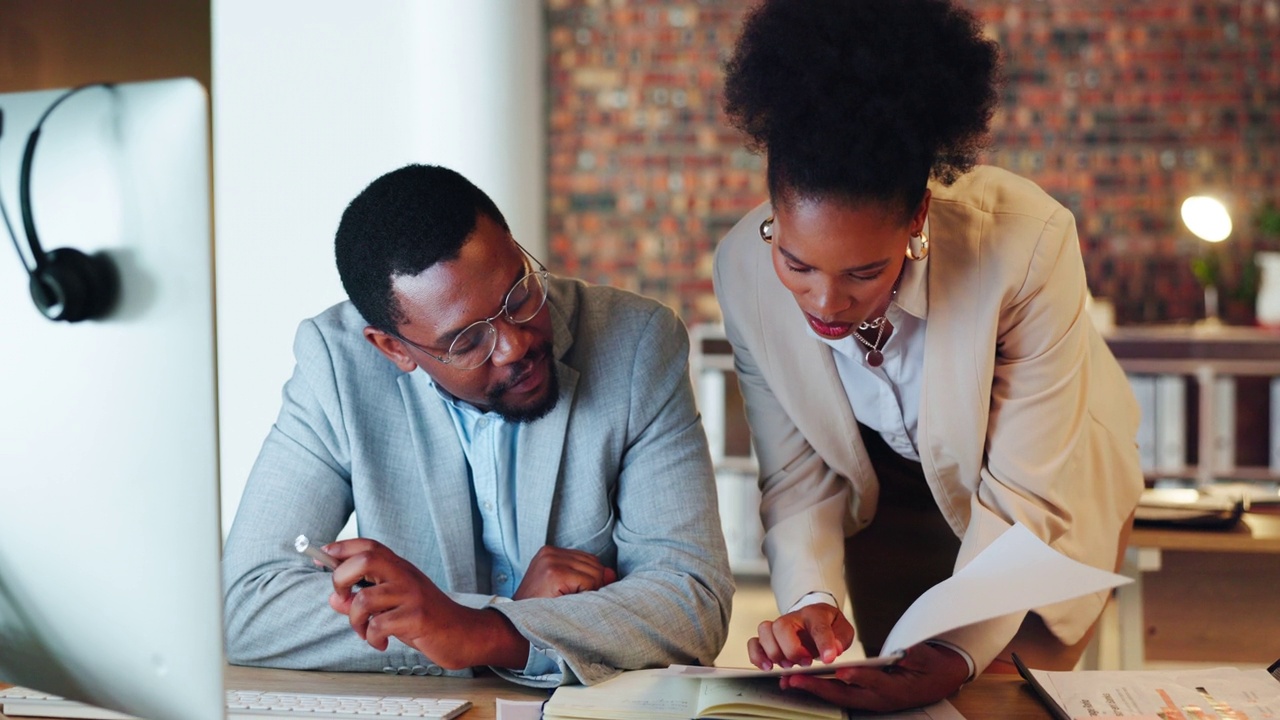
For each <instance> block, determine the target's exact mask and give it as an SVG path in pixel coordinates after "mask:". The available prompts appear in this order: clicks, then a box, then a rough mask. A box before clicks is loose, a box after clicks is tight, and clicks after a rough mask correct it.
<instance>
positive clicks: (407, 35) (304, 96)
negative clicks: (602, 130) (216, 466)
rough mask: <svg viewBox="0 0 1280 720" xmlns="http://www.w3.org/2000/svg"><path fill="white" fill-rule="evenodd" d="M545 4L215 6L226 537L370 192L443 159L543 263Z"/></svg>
mask: <svg viewBox="0 0 1280 720" xmlns="http://www.w3.org/2000/svg"><path fill="white" fill-rule="evenodd" d="M541 12H542V10H541V3H534V2H527V0H467V1H466V2H455V1H453V0H380V1H379V2H376V3H356V2H345V1H342V0H266V1H262V2H259V1H256V0H254V1H250V0H214V1H213V3H212V32H213V88H212V91H213V93H212V94H213V158H214V203H215V215H214V217H215V252H216V269H217V313H218V381H219V388H218V390H219V411H220V418H219V426H220V442H221V451H220V457H221V478H222V498H223V528H224V532H225V530H226V529H227V528H229V527H230V525H231V520H232V516H233V514H234V510H235V508H236V505H237V504H238V502H239V498H240V494H241V491H242V490H243V487H244V482H245V479H246V477H247V476H248V473H249V470H250V468H251V466H252V464H253V461H254V458H255V457H256V456H257V453H258V449H259V447H260V446H261V443H262V440H263V438H264V437H265V436H266V434H267V431H268V429H269V428H270V426H271V423H272V422H274V420H275V417H276V414H277V411H278V410H279V401H280V388H281V385H282V384H283V383H284V381H285V380H286V379H287V378H288V376H289V374H290V373H291V371H292V367H293V359H292V354H291V350H290V348H291V344H292V339H293V335H294V331H295V329H296V328H297V325H298V322H299V321H300V320H302V319H304V318H306V317H310V316H312V315H315V314H316V313H319V312H320V311H322V310H323V309H324V308H326V307H328V306H329V305H331V304H333V303H335V302H338V301H340V300H343V299H345V294H344V293H343V291H342V286H341V284H340V282H339V280H338V274H337V269H336V268H335V267H334V261H333V233H334V230H335V229H336V228H337V224H338V220H339V218H340V216H341V214H342V210H343V209H344V208H345V207H346V204H347V203H348V202H349V201H350V200H351V199H352V198H353V197H354V196H355V195H356V194H357V193H358V192H359V191H360V190H361V189H363V188H364V186H365V185H367V184H368V183H369V182H370V181H372V180H373V179H374V178H375V177H377V176H379V175H381V174H382V173H384V172H387V171H389V170H392V169H394V168H397V167H400V166H402V165H405V164H408V163H411V162H421V163H434V164H442V165H447V166H449V167H452V168H454V169H455V170H458V171H459V172H461V173H463V174H464V175H467V176H468V177H469V178H470V179H471V180H472V181H473V182H475V183H476V184H477V185H479V186H480V187H481V188H483V189H484V190H485V191H486V192H488V193H489V195H490V196H492V197H493V199H494V201H495V202H496V203H497V204H498V206H499V207H500V208H502V211H503V213H504V214H505V215H506V217H507V220H508V222H509V223H510V224H511V226H512V231H513V232H514V233H515V234H516V236H517V237H518V238H520V239H521V241H522V242H523V243H524V244H525V247H527V248H529V250H530V251H531V252H533V253H534V254H535V255H539V256H545V255H546V252H545V248H546V240H545V237H544V233H545V231H544V227H545V221H544V206H545V202H544V187H545V179H544V167H545V162H544V156H545V149H544V146H545V132H544V126H545V111H544V108H543V97H544V94H545V93H544V89H543V82H544V81H543V78H544V76H545V72H544V69H543V68H544V62H543V34H544V30H543V21H542V14H541ZM291 532H293V531H292V530H291Z"/></svg>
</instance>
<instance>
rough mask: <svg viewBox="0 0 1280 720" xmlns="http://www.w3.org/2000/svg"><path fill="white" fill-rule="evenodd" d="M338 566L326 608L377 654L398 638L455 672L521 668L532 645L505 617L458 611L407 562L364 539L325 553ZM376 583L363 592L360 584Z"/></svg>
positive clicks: (346, 542) (341, 543) (336, 545)
mask: <svg viewBox="0 0 1280 720" xmlns="http://www.w3.org/2000/svg"><path fill="white" fill-rule="evenodd" d="M324 549H325V552H327V553H329V554H330V555H332V556H333V557H334V558H336V559H337V560H339V562H340V564H339V565H338V568H337V569H336V570H334V571H333V588H334V593H333V594H332V595H330V596H329V606H330V607H332V608H333V609H334V610H336V611H337V612H340V613H342V614H343V615H346V616H347V617H348V619H349V620H350V622H351V627H352V629H354V630H355V631H356V634H358V635H359V636H360V637H361V638H362V639H363V640H364V641H365V642H367V643H369V645H371V646H372V647H374V648H375V649H377V650H386V649H387V643H388V641H389V639H390V638H392V637H395V638H398V639H399V640H401V641H402V642H404V643H406V644H408V645H411V646H413V647H414V648H415V649H417V650H418V651H419V652H421V653H423V654H424V655H426V656H427V657H429V658H431V659H432V661H434V662H435V663H437V664H439V665H440V666H442V667H446V668H448V669H450V670H459V669H462V668H467V667H472V666H474V665H496V666H499V667H508V668H523V667H524V666H525V664H526V663H527V662H528V655H529V642H528V640H526V639H525V638H524V637H523V636H522V635H520V633H519V632H517V631H516V629H515V626H513V625H512V624H511V622H510V621H509V620H507V617H506V616H505V615H503V614H502V613H500V612H498V611H496V610H492V609H484V610H476V609H474V608H469V607H466V606H464V605H459V604H458V603H456V602H454V601H453V599H452V598H450V597H449V596H448V595H446V594H445V593H444V592H443V591H441V590H440V588H438V587H436V584H435V583H433V582H432V581H431V578H428V577H427V576H426V575H424V574H423V573H422V571H421V570H419V569H418V568H416V567H414V566H413V565H412V564H411V563H409V562H408V561H406V560H405V559H404V558H402V557H400V556H399V555H396V554H395V553H393V552H391V551H390V550H389V549H387V548H386V547H385V546H384V545H382V544H381V543H379V542H377V541H374V540H369V539H366V538H359V539H356V540H340V541H338V542H335V543H331V544H329V545H326V546H325V548H324ZM361 580H364V581H366V582H368V583H372V584H371V585H370V586H368V587H365V588H363V589H362V590H360V591H359V592H355V591H353V589H352V587H353V586H354V585H355V584H356V583H357V582H359V581H361Z"/></svg>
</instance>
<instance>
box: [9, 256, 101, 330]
mask: <svg viewBox="0 0 1280 720" xmlns="http://www.w3.org/2000/svg"><path fill="white" fill-rule="evenodd" d="M30 290H31V299H32V301H34V302H35V304H36V307H37V308H38V309H39V310H40V312H41V313H43V314H44V316H45V317H47V318H49V319H50V320H64V321H66V322H79V321H81V320H92V319H96V318H100V317H103V316H104V315H106V314H107V313H108V312H110V311H111V309H112V308H113V307H114V306H115V304H116V298H117V296H118V295H119V292H120V274H119V272H118V271H117V270H116V266H115V263H113V262H112V261H111V258H109V257H107V256H106V255H104V254H102V253H98V254H96V255H86V254H85V253H83V252H80V251H79V250H76V249H75V248H58V249H57V250H53V251H52V252H49V253H48V254H47V255H45V262H44V267H43V268H40V269H38V270H36V271H35V272H34V273H33V274H32V276H31V283H30Z"/></svg>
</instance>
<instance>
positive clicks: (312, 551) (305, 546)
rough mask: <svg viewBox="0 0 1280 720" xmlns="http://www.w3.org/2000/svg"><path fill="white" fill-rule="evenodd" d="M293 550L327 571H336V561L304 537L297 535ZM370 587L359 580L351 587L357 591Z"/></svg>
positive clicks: (369, 583)
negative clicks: (327, 569)
mask: <svg viewBox="0 0 1280 720" xmlns="http://www.w3.org/2000/svg"><path fill="white" fill-rule="evenodd" d="M293 549H294V550H297V551H298V552H300V553H302V554H303V555H306V556H307V557H309V558H311V559H312V560H315V561H316V562H318V563H320V564H321V565H323V566H325V567H327V568H329V570H337V569H338V559H337V558H335V557H334V556H332V555H330V554H329V553H327V552H325V551H324V550H321V549H320V548H318V547H316V546H314V545H312V544H311V541H310V540H308V539H307V536H306V535H299V536H298V537H297V538H295V539H294V541H293ZM371 585H373V583H371V582H368V581H366V580H361V581H360V582H358V583H356V584H355V585H354V586H353V587H354V588H355V589H357V590H358V589H360V588H366V587H369V586H371Z"/></svg>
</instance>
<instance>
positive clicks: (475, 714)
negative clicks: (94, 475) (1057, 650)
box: [0, 667, 1050, 720]
mask: <svg viewBox="0 0 1280 720" xmlns="http://www.w3.org/2000/svg"><path fill="white" fill-rule="evenodd" d="M227 686H228V687H236V688H245V689H255V690H276V691H289V692H320V693H350V694H363V695H370V694H375V695H418V696H421V697H450V698H462V699H466V700H470V701H471V702H472V704H473V707H472V708H471V709H470V710H468V711H467V712H466V714H464V715H463V716H462V720H494V718H496V717H497V715H496V712H497V711H496V709H495V707H496V704H495V702H494V698H506V699H508V700H542V699H544V698H546V696H547V695H546V693H545V692H544V691H541V690H534V689H532V688H526V687H522V686H520V685H515V684H512V683H510V682H507V681H506V680H502V679H500V678H498V677H494V676H487V677H479V678H474V679H466V678H445V677H412V676H409V677H402V676H396V675H380V674H376V673H329V672H301V671H297V670H264V669H260V668H242V667H229V668H228V669H227ZM0 687H4V684H3V683H0ZM951 704H952V705H954V706H955V708H956V709H957V710H959V711H960V713H961V714H963V715H964V716H965V717H966V718H970V719H971V720H976V719H978V718H981V719H982V720H1045V718H1048V717H1050V716H1049V713H1048V711H1047V710H1045V709H1044V707H1043V706H1042V705H1040V703H1039V701H1037V700H1036V698H1035V696H1034V695H1032V693H1031V691H1030V689H1029V688H1028V687H1027V686H1026V683H1024V682H1023V681H1022V678H1019V677H1017V676H1013V675H983V676H981V677H979V678H978V679H977V680H975V681H974V682H972V683H970V684H969V685H968V686H967V687H965V688H964V689H962V690H961V691H960V692H959V693H958V694H956V696H955V697H953V698H951ZM3 717H5V716H3V715H0V718H3Z"/></svg>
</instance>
